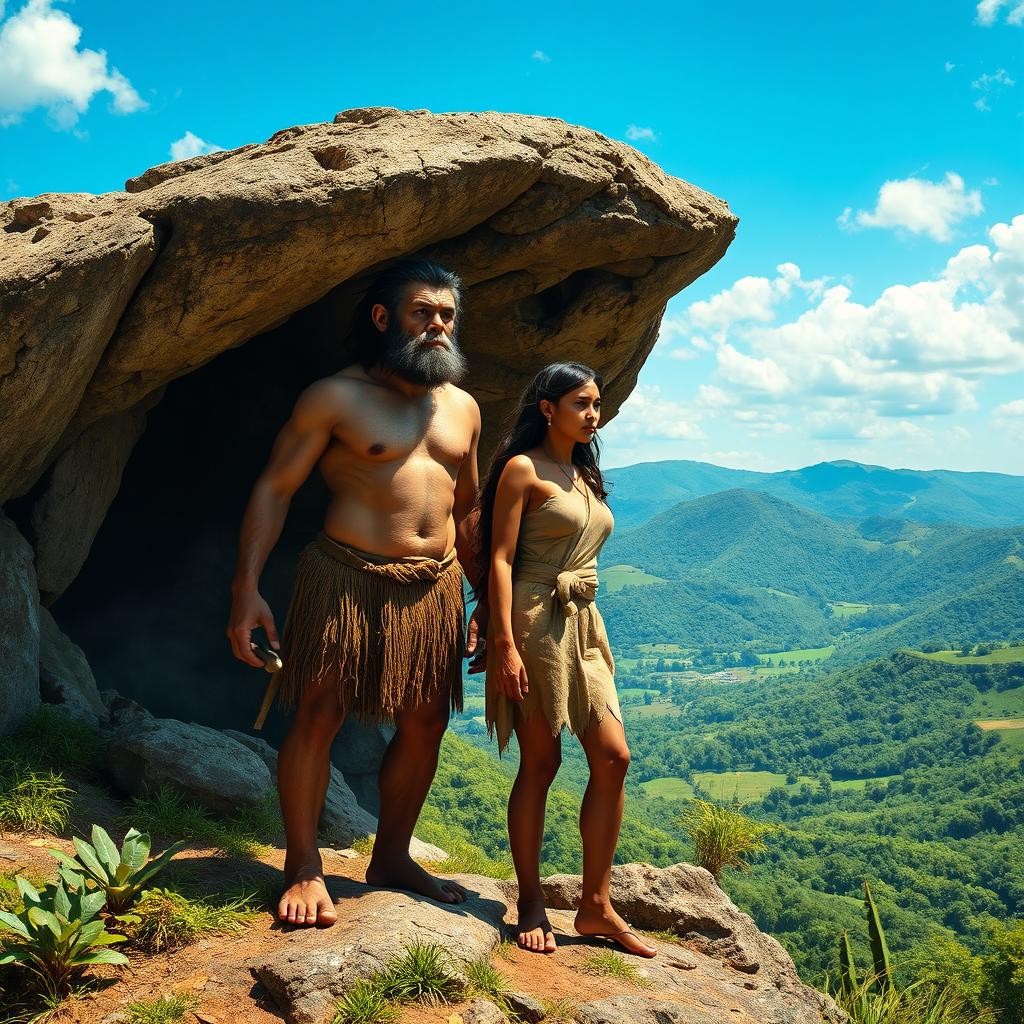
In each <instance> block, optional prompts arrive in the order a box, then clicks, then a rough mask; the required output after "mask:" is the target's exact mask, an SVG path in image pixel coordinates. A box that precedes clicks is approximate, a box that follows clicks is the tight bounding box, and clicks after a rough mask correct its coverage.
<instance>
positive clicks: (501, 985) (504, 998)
mask: <svg viewBox="0 0 1024 1024" xmlns="http://www.w3.org/2000/svg"><path fill="white" fill-rule="evenodd" d="M465 974H466V977H467V978H468V979H469V989H468V991H467V992H466V995H467V996H486V997H487V998H488V999H490V1000H491V1002H492V1003H494V1004H495V1005H496V1006H497V1007H498V1008H499V1009H500V1010H501V1011H502V1013H504V1014H506V1015H507V1014H508V1013H509V1011H510V1009H511V1007H510V1006H509V1001H508V996H509V993H510V992H511V991H512V986H511V985H510V984H509V980H508V978H506V977H505V975H504V974H502V973H501V971H499V970H498V969H497V968H496V967H495V966H494V965H493V964H492V963H491V962H490V960H488V959H487V957H480V959H479V960H473V961H472V962H471V963H468V964H466V967H465Z"/></svg>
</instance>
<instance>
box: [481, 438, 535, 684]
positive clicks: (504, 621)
mask: <svg viewBox="0 0 1024 1024" xmlns="http://www.w3.org/2000/svg"><path fill="white" fill-rule="evenodd" d="M536 479H537V473H536V470H535V469H534V467H533V463H532V462H531V461H530V460H529V459H528V458H527V457H526V456H525V455H516V456H515V457H513V458H511V459H509V461H508V463H507V464H506V466H505V468H504V470H502V473H501V478H500V479H499V480H498V489H497V492H496V493H495V495H494V512H493V516H494V519H493V522H492V523H491V556H490V557H491V571H490V579H489V584H488V588H487V590H488V599H489V604H490V608H491V621H492V624H493V629H494V644H495V654H496V655H497V657H498V669H499V670H498V690H499V691H500V692H501V693H503V694H504V695H505V696H506V697H508V698H509V699H510V700H514V701H521V700H522V699H523V697H524V696H525V694H526V693H527V692H528V690H529V683H528V681H527V678H526V668H525V666H524V665H523V659H522V658H521V657H520V655H519V651H518V650H516V644H515V638H514V636H513V633H512V563H513V562H514V561H515V557H516V544H517V542H518V540H519V527H520V524H521V523H522V519H523V513H524V512H525V511H526V506H527V503H528V502H529V500H530V493H531V491H532V490H533V485H534V482H535V481H536Z"/></svg>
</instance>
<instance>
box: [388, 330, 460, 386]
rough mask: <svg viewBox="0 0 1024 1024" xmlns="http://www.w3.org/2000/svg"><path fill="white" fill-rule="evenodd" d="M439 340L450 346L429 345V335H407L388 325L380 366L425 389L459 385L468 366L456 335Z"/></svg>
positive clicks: (440, 337) (440, 335)
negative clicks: (427, 342)
mask: <svg viewBox="0 0 1024 1024" xmlns="http://www.w3.org/2000/svg"><path fill="white" fill-rule="evenodd" d="M432 337H433V336H432ZM436 337H437V338H438V340H440V341H443V342H444V343H445V345H446V346H447V347H444V346H442V345H437V346H432V345H427V344H425V341H426V338H427V335H425V334H419V335H413V334H406V333H405V331H403V330H402V329H401V327H400V326H399V325H398V324H394V323H391V324H388V326H387V329H386V330H385V331H384V332H383V336H382V338H381V351H380V365H381V367H382V368H383V369H385V370H388V371H390V372H391V373H394V374H395V375H396V376H398V377H401V378H402V379H403V380H407V381H409V383H410V384H419V385H420V386H422V387H427V388H436V387H440V386H441V385H442V384H456V383H458V382H459V381H460V380H462V378H463V377H464V376H465V375H466V369H467V366H466V357H465V356H464V355H463V354H462V350H461V349H460V348H459V344H458V341H457V340H456V338H455V332H454V331H453V332H452V333H451V335H450V336H449V337H447V338H446V337H445V336H444V335H443V334H438V335H436Z"/></svg>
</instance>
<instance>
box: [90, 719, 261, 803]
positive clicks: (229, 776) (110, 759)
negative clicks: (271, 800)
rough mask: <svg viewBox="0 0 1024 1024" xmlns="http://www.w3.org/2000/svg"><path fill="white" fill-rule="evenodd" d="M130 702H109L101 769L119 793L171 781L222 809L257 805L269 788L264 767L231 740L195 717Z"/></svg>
mask: <svg viewBox="0 0 1024 1024" xmlns="http://www.w3.org/2000/svg"><path fill="white" fill-rule="evenodd" d="M133 704H134V702H131V701H125V702H124V706H122V707H119V706H118V705H117V704H116V702H115V703H114V704H111V705H110V707H111V718H112V719H113V720H114V728H113V731H112V734H111V736H110V738H109V742H108V749H107V771H108V773H109V776H110V780H111V782H113V784H114V785H115V786H116V787H117V788H118V789H120V790H121V791H122V792H124V793H127V794H129V795H132V796H141V795H142V794H144V793H145V792H147V791H148V790H151V789H158V788H159V787H160V786H162V785H165V784H166V785H171V786H173V787H174V788H175V789H177V790H180V791H181V792H183V793H186V794H188V796H189V797H190V798H191V799H193V800H195V801H197V802H198V803H201V804H202V805H203V806H205V807H208V808H210V809H211V810H213V811H218V812H220V813H222V814H230V813H231V812H232V811H235V810H237V809H238V808H239V807H246V806H252V805H254V804H258V803H260V802H262V801H263V800H265V799H266V798H267V797H268V796H270V795H271V794H272V793H273V792H274V781H273V779H272V778H271V777H270V772H269V771H268V770H267V766H266V765H265V764H264V763H263V761H262V760H261V759H260V758H259V757H258V756H257V755H256V754H254V753H253V752H252V751H251V750H250V749H249V748H248V747H245V746H243V745H242V744H241V743H239V742H238V741H237V740H235V739H232V738H231V737H230V736H225V735H224V733H222V732H218V731H217V730H216V729H211V728H209V727H208V726H205V725H197V724H196V723H195V722H179V721H177V720H176V719H172V718H153V717H152V716H151V715H148V713H146V714H143V713H140V710H139V706H138V705H134V707H132V705H133Z"/></svg>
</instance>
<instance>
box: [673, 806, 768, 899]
mask: <svg viewBox="0 0 1024 1024" xmlns="http://www.w3.org/2000/svg"><path fill="white" fill-rule="evenodd" d="M679 822H680V824H681V825H682V826H683V829H684V830H685V831H686V834H687V835H688V836H689V838H690V842H691V843H693V854H694V861H693V862H694V864H697V865H699V866H700V867H702V868H707V870H708V871H710V872H711V874H713V875H714V876H715V880H716V881H717V880H718V879H719V878H720V877H721V874H722V871H723V870H724V869H725V868H740V869H741V870H744V871H745V870H748V868H749V865H748V863H747V858H748V857H750V856H751V855H752V854H755V853H764V852H765V851H766V850H767V849H768V846H767V844H766V843H765V841H764V837H765V836H767V835H771V834H772V833H773V832H777V831H778V830H779V826H777V825H766V824H763V823H762V822H759V821H754V820H753V819H752V818H748V817H747V816H746V815H745V814H742V813H741V812H740V811H736V810H732V809H731V808H729V807H721V806H719V805H718V804H713V803H710V802H709V801H707V800H694V801H693V803H692V804H691V805H690V807H689V809H688V810H687V811H686V813H685V814H684V815H683V816H682V817H681V818H680V819H679Z"/></svg>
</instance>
